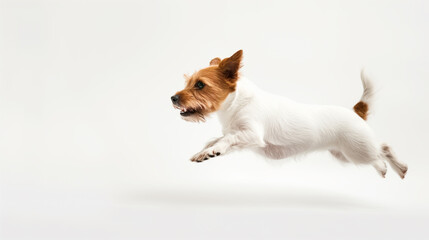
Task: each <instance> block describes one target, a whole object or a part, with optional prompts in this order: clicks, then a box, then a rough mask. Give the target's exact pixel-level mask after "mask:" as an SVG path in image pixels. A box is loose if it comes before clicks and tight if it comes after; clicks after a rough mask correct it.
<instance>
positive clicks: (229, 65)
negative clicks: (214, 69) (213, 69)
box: [219, 50, 243, 82]
mask: <svg viewBox="0 0 429 240" xmlns="http://www.w3.org/2000/svg"><path fill="white" fill-rule="evenodd" d="M242 57H243V50H238V51H237V52H236V53H234V54H233V55H232V56H231V57H229V58H225V59H223V60H222V61H221V62H220V63H219V70H220V71H221V72H222V74H223V75H224V76H225V77H226V78H227V79H229V80H230V81H233V82H234V81H236V80H237V79H238V70H239V69H240V67H241V59H242Z"/></svg>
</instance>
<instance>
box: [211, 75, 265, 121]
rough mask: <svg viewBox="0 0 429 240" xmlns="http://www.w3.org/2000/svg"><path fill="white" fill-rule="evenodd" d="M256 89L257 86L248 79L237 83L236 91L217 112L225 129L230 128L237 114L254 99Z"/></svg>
mask: <svg viewBox="0 0 429 240" xmlns="http://www.w3.org/2000/svg"><path fill="white" fill-rule="evenodd" d="M256 89H257V88H256V86H255V85H253V84H252V83H251V82H250V81H249V80H247V79H246V78H243V77H241V78H240V79H239V80H238V81H237V86H236V88H235V91H234V92H232V93H230V94H229V95H228V97H227V98H226V99H225V100H224V102H223V103H222V105H221V107H220V108H219V110H218V111H217V115H218V117H219V121H220V122H221V124H222V126H223V127H224V128H226V127H228V126H227V125H228V124H229V123H231V120H232V118H233V117H234V115H235V114H236V112H237V111H239V110H240V109H241V107H242V106H244V105H245V104H246V103H247V102H248V101H249V100H250V99H251V98H252V96H253V94H254V91H255V90H256Z"/></svg>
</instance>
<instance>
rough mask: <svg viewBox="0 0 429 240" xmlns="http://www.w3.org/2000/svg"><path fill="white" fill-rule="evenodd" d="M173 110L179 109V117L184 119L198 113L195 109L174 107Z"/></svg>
mask: <svg viewBox="0 0 429 240" xmlns="http://www.w3.org/2000/svg"><path fill="white" fill-rule="evenodd" d="M174 108H177V109H180V115H181V116H184V117H187V116H191V115H192V114H195V113H197V112H198V111H197V110H196V109H193V108H184V107H180V106H176V105H174Z"/></svg>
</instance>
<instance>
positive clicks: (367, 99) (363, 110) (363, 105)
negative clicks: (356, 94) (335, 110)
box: [353, 69, 374, 120]
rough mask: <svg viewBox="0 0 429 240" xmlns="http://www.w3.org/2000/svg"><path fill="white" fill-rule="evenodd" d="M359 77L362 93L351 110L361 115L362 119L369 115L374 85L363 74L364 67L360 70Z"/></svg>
mask: <svg viewBox="0 0 429 240" xmlns="http://www.w3.org/2000/svg"><path fill="white" fill-rule="evenodd" d="M360 78H361V81H362V85H363V94H362V97H361V98H360V101H359V102H358V103H356V105H355V106H354V107H353V110H355V112H356V113H357V115H359V117H361V118H362V119H363V120H366V119H367V117H368V115H369V108H370V106H371V104H372V99H373V96H374V86H373V84H372V83H371V81H370V80H369V78H368V76H367V75H366V74H365V71H364V69H362V71H361V72H360Z"/></svg>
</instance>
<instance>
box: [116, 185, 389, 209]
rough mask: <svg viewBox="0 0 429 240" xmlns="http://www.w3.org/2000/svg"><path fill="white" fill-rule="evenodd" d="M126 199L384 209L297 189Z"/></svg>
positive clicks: (164, 192) (148, 194) (175, 192)
mask: <svg viewBox="0 0 429 240" xmlns="http://www.w3.org/2000/svg"><path fill="white" fill-rule="evenodd" d="M124 197H125V199H123V200H125V202H132V203H134V204H136V203H137V204H145V205H174V206H177V205H182V206H219V207H263V208H266V207H271V208H282V207H283V208H320V209H368V210H369V209H379V208H381V207H382V206H380V205H379V204H377V203H372V202H369V201H366V200H362V199H357V198H355V197H351V196H347V195H342V194H338V193H332V192H323V191H320V190H317V191H313V190H311V191H310V190H297V189H281V190H280V189H264V188H253V189H243V188H237V189H232V188H230V189H214V188H174V189H146V190H142V191H141V192H138V193H135V192H134V193H130V194H127V195H126V196H124Z"/></svg>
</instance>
